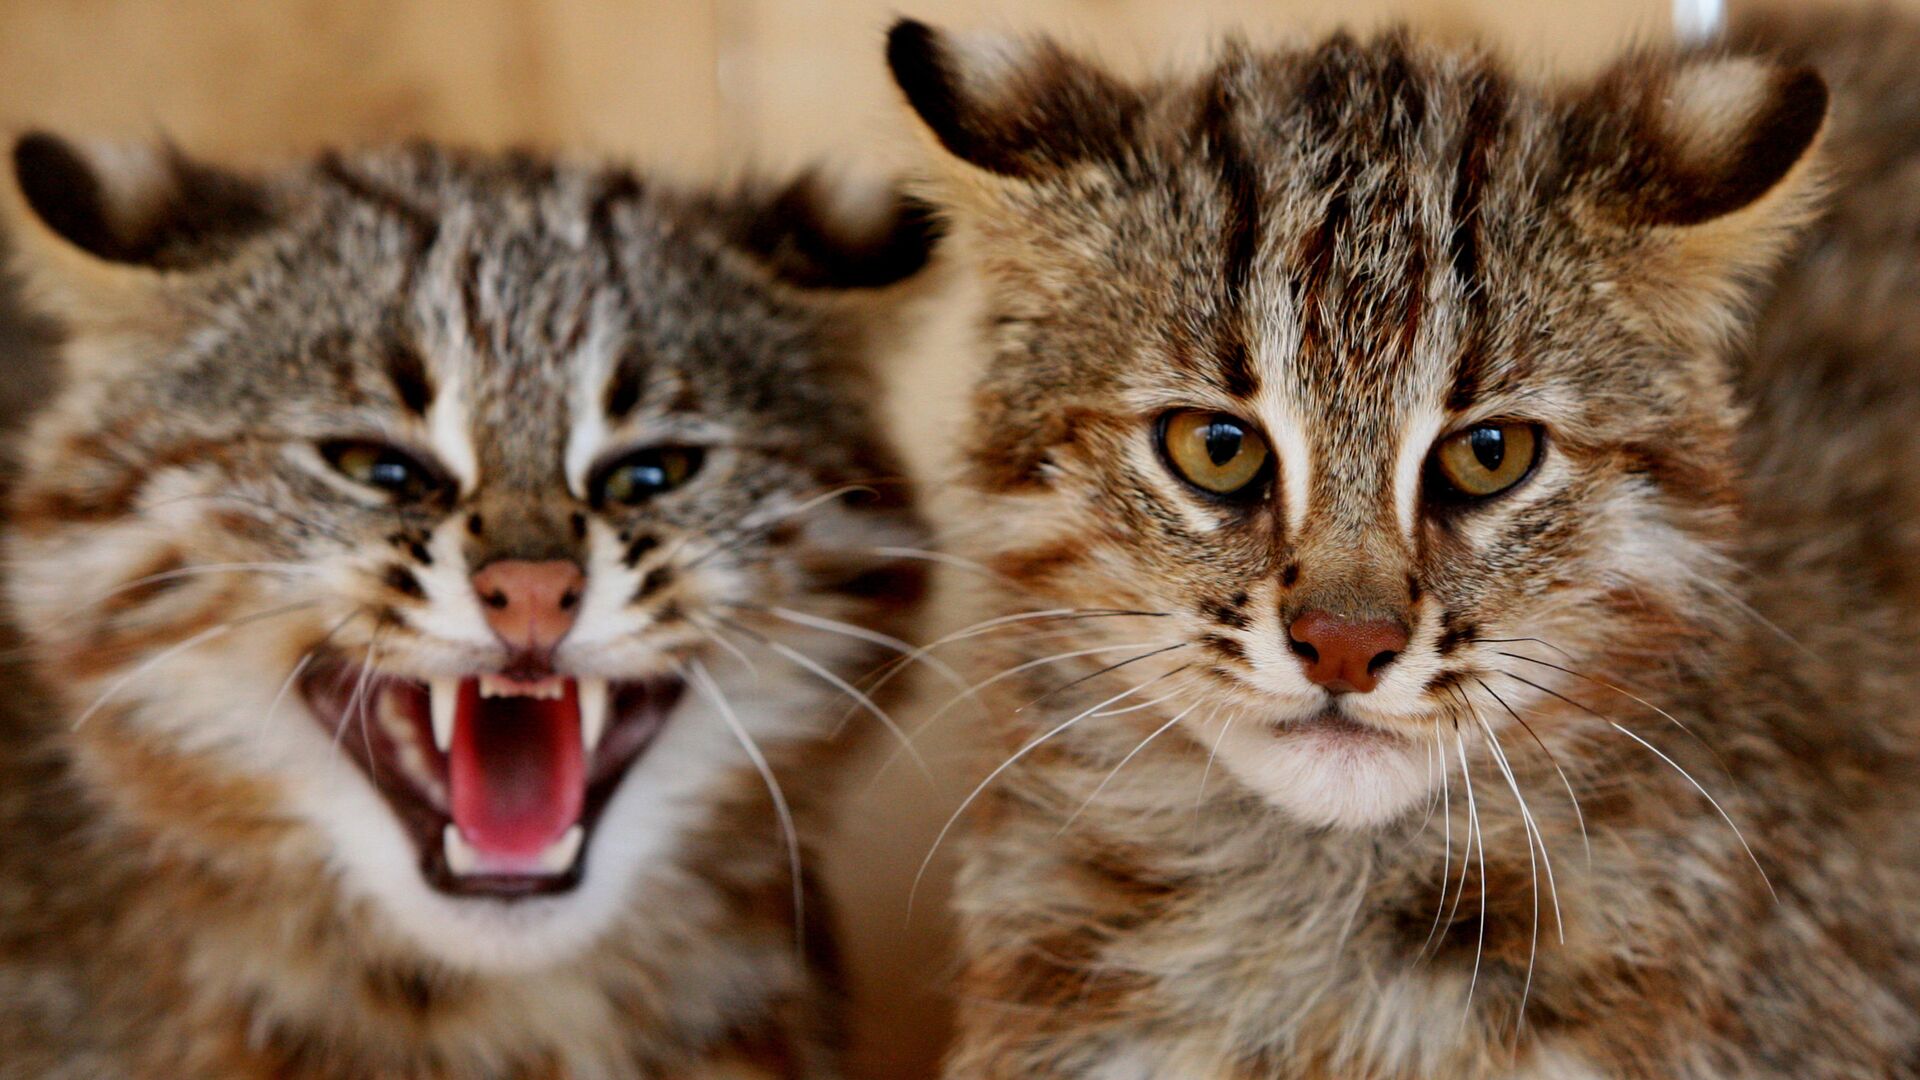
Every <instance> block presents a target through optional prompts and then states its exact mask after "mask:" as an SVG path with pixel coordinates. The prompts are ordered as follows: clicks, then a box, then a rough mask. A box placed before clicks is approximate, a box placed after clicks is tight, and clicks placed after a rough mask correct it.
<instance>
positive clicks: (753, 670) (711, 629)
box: [687, 613, 760, 682]
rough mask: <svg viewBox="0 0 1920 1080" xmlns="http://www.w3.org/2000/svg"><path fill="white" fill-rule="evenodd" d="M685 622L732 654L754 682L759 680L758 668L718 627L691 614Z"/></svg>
mask: <svg viewBox="0 0 1920 1080" xmlns="http://www.w3.org/2000/svg"><path fill="white" fill-rule="evenodd" d="M687 621H688V622H690V623H692V624H693V625H694V626H695V627H696V628H698V629H699V631H700V632H701V633H703V634H705V635H707V638H708V640H710V641H712V642H713V643H714V644H715V645H718V646H720V647H721V648H722V649H725V650H726V651H727V652H728V653H730V654H732V656H733V658H734V659H736V660H738V661H740V663H741V664H742V665H744V666H745V667H746V669H747V671H748V672H749V673H750V674H752V676H753V678H754V681H755V682H758V681H759V680H760V668H759V666H758V665H756V664H755V663H754V662H753V658H752V657H750V656H748V655H747V654H746V652H745V651H744V650H742V649H741V648H740V646H738V645H736V644H734V643H733V641H732V639H730V638H728V637H727V636H726V635H725V634H723V633H721V632H720V628H719V627H717V626H714V625H711V624H710V623H708V622H707V621H706V620H705V619H702V618H700V617H699V616H697V615H693V614H691V613H689V614H688V615H687Z"/></svg>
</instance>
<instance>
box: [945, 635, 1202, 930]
mask: <svg viewBox="0 0 1920 1080" xmlns="http://www.w3.org/2000/svg"><path fill="white" fill-rule="evenodd" d="M1185 670H1187V669H1186V668H1176V669H1174V670H1173V671H1169V672H1165V673H1163V674H1159V675H1155V676H1154V677H1153V678H1151V679H1148V680H1147V681H1146V682H1143V683H1141V684H1140V685H1138V686H1135V687H1132V688H1130V689H1127V690H1122V691H1120V692H1119V693H1117V694H1115V695H1113V696H1112V697H1110V698H1108V699H1106V700H1105V701H1102V702H1100V703H1099V704H1098V705H1093V706H1090V707H1088V708H1086V709H1084V710H1082V711H1080V712H1077V713H1075V714H1073V715H1072V716H1071V717H1069V718H1068V719H1067V720H1066V722H1065V723H1062V724H1059V725H1058V726H1056V727H1054V728H1052V729H1050V730H1049V731H1047V732H1046V734H1044V735H1041V736H1039V737H1037V738H1035V739H1032V740H1030V741H1029V742H1027V743H1026V744H1025V745H1024V746H1022V747H1020V749H1018V750H1015V751H1014V752H1013V756H1011V757H1009V758H1007V760H1005V761H1003V762H1001V763H1000V764H999V765H997V766H995V767H994V770H993V771H992V772H990V773H988V774H987V776H986V779H984V780H982V781H980V783H979V784H977V785H975V786H974V789H973V790H972V791H970V792H968V793H967V797H966V798H964V799H962V800H960V805H959V806H958V807H957V808H956V809H955V810H954V811H953V814H952V816H950V817H948V818H947V823H946V824H945V825H942V826H941V827H940V832H939V834H938V835H936V836H935V837H934V838H933V844H932V846H930V847H928V848H927V855H926V858H924V859H921V860H920V869H919V871H918V872H916V873H915V874H914V875H913V887H912V888H910V889H908V890H907V914H908V915H909V916H911V915H912V914H913V901H914V898H915V897H916V896H918V895H919V893H920V884H921V882H922V881H923V880H925V878H926V876H927V868H928V867H930V866H932V865H933V856H934V855H935V853H937V852H938V851H939V850H940V845H941V844H942V843H944V842H945V841H946V839H947V834H948V833H950V832H952V831H953V826H954V824H955V823H956V822H958V821H959V820H960V818H961V816H962V815H964V814H965V813H966V812H967V809H968V807H971V806H972V805H973V802H974V800H975V799H978V798H979V797H980V793H981V792H983V791H985V790H987V788H988V787H989V786H990V785H992V783H993V782H994V781H995V780H998V779H999V778H1000V775H1001V774H1002V773H1004V772H1006V771H1007V770H1008V769H1011V768H1013V766H1014V765H1015V764H1016V763H1017V762H1019V761H1020V759H1021V758H1024V757H1026V756H1027V755H1028V754H1030V753H1032V752H1033V750H1034V748H1035V747H1037V746H1039V745H1040V744H1041V743H1044V742H1046V741H1047V740H1048V739H1051V738H1053V737H1054V736H1056V735H1058V734H1060V733H1061V732H1063V731H1065V730H1067V729H1068V728H1070V727H1072V726H1073V725H1075V724H1077V723H1079V722H1080V721H1082V720H1085V719H1086V718H1087V717H1089V716H1092V715H1093V714H1094V713H1096V712H1099V711H1100V710H1101V709H1104V708H1106V707H1107V706H1109V705H1111V704H1113V703H1114V702H1116V701H1121V700H1124V699H1126V698H1129V697H1132V696H1133V695H1135V694H1137V693H1139V692H1140V691H1142V690H1145V689H1146V688H1147V687H1149V686H1152V685H1153V684H1155V683H1157V682H1159V681H1161V680H1162V679H1165V678H1168V677H1169V676H1172V675H1177V674H1179V673H1180V672H1182V671H1185Z"/></svg>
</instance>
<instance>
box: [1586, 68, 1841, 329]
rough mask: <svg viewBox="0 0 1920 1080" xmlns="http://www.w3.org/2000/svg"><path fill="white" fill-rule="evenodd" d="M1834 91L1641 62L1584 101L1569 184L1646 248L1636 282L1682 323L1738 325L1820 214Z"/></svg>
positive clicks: (1653, 305) (1813, 79)
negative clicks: (1820, 147) (1758, 282)
mask: <svg viewBox="0 0 1920 1080" xmlns="http://www.w3.org/2000/svg"><path fill="white" fill-rule="evenodd" d="M1826 112H1827V88H1826V83H1825V82H1823V81H1822V80H1821V78H1820V76H1819V75H1818V74H1816V73H1815V72H1814V71H1812V70H1811V69H1808V68H1799V67H1785V66H1781V65H1778V64H1774V63H1770V62H1768V61H1765V60H1759V59H1753V58H1748V57H1725V56H1712V55H1706V54H1685V55H1682V56H1681V57H1679V58H1678V59H1677V60H1676V59H1674V58H1671V57H1668V58H1659V57H1647V56H1639V57H1631V58H1629V59H1627V60H1625V61H1622V62H1621V63H1619V64H1617V65H1615V66H1614V67H1613V68H1612V69H1610V70H1608V71H1607V72H1605V73H1603V74H1602V75H1601V76H1600V78H1599V79H1598V80H1597V81H1596V82H1595V83H1594V84H1593V85H1592V86H1590V87H1589V88H1588V89H1587V90H1586V91H1585V92H1584V93H1583V94H1582V95H1581V96H1580V97H1578V98H1577V99H1576V100H1575V102H1574V104H1573V107H1572V109H1571V111H1570V113H1569V114H1568V116H1569V118H1568V122H1567V127H1566V129H1565V137H1566V139H1567V148H1568V155H1567V157H1568V164H1569V166H1570V167H1571V169H1572V173H1571V175H1570V176H1569V181H1570V182H1571V183H1572V184H1573V185H1574V187H1575V190H1576V192H1578V193H1579V195H1580V196H1581V197H1582V198H1583V199H1584V200H1585V201H1586V202H1587V203H1588V204H1589V205H1590V206H1591V207H1592V208H1593V209H1594V211H1596V215H1597V217H1598V218H1599V220H1600V221H1601V223H1602V224H1603V227H1607V228H1610V229H1620V230H1625V231H1627V232H1629V233H1632V234H1635V235H1637V236H1639V237H1641V239H1642V240H1643V241H1644V242H1643V243H1642V244H1640V245H1638V246H1637V247H1635V248H1634V250H1635V253H1636V257H1637V258H1638V259H1639V260H1640V263H1639V265H1638V266H1636V267H1634V268H1633V271H1632V273H1631V274H1630V278H1631V279H1632V280H1630V281H1628V282H1627V284H1628V285H1629V286H1630V287H1632V286H1636V285H1637V286H1638V288H1636V289H1634V291H1635V292H1636V294H1637V296H1638V297H1639V299H1640V300H1641V301H1642V302H1643V303H1644V304H1645V305H1647V306H1648V308H1649V309H1650V310H1654V311H1655V312H1656V313H1657V314H1660V315H1662V316H1663V317H1665V318H1666V319H1668V320H1672V321H1674V325H1678V322H1679V321H1684V320H1688V319H1693V320H1704V321H1705V323H1706V324H1716V323H1717V324H1719V325H1720V326H1721V327H1722V328H1723V329H1724V327H1725V326H1726V325H1728V324H1729V318H1730V315H1731V313H1732V312H1734V311H1737V310H1738V309H1739V307H1740V306H1741V303H1742V302H1743V301H1744V299H1745V295H1746V292H1747V290H1748V288H1749V286H1750V285H1751V283H1752V282H1753V281H1754V280H1755V279H1756V277H1757V276H1758V275H1760V274H1761V273H1762V272H1764V271H1765V270H1766V269H1767V268H1768V267H1769V266H1770V265H1771V264H1772V263H1773V262H1774V260H1775V259H1777V258H1778V257H1779V256H1780V254H1781V253H1782V252H1783V250H1784V249H1785V248H1786V246H1787V244H1788V243H1790V242H1791V241H1792V239H1793V238H1794V237H1795V236H1796V235H1797V233H1798V230H1799V227H1800V226H1801V225H1803V224H1805V223H1806V222H1807V221H1808V220H1809V219H1810V218H1811V217H1812V216H1813V215H1814V214H1815V213H1816V212H1817V210H1818V208H1819V196H1820V195H1821V191H1822V185H1821V182H1820V176H1819V173H1820V170H1819V169H1818V168H1817V165H1816V162H1815V159H1816V158H1817V156H1818V155H1817V154H1816V153H1815V152H1814V151H1815V147H1816V144H1817V143H1818V141H1819V137H1820V132H1821V129H1822V127H1823V126H1824V124H1825V121H1826Z"/></svg>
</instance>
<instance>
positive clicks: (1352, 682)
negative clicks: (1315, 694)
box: [1287, 611, 1407, 694]
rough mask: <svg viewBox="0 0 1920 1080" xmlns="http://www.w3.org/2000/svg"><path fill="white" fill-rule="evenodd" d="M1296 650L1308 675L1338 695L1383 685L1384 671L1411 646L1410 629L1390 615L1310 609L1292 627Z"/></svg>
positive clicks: (1292, 637)
mask: <svg viewBox="0 0 1920 1080" xmlns="http://www.w3.org/2000/svg"><path fill="white" fill-rule="evenodd" d="M1287 637H1288V639H1289V640H1290V642H1291V644H1292V646H1293V651H1294V652H1295V653H1297V654H1299V656H1300V660H1301V662H1302V663H1304V664H1305V665H1306V668H1307V678H1309V679H1311V680H1313V681H1314V682H1315V683H1318V684H1319V685H1321V686H1324V687H1326V688H1327V689H1328V690H1331V691H1333V692H1334V693H1336V694H1340V693H1345V692H1347V691H1350V690H1358V691H1359V692H1360V693H1363V694H1364V693H1366V692H1368V691H1369V690H1372V689H1373V688H1374V687H1375V686H1376V685H1378V684H1379V681H1380V679H1379V676H1380V672H1381V671H1382V670H1383V669H1385V668H1386V666H1387V665H1388V664H1391V663H1393V661H1394V658H1395V657H1397V656H1399V655H1400V653H1401V651H1402V650H1404V649H1405V648H1406V647H1407V628H1406V627H1404V626H1402V625H1400V624H1399V623H1397V622H1391V621H1388V620H1385V619H1367V620H1362V619H1343V618H1341V617H1340V616H1338V615H1335V614H1333V613H1332V612H1330V611H1309V612H1307V613H1306V614H1304V615H1302V616H1300V617H1299V618H1297V619H1295V620H1293V625H1291V626H1289V627H1287Z"/></svg>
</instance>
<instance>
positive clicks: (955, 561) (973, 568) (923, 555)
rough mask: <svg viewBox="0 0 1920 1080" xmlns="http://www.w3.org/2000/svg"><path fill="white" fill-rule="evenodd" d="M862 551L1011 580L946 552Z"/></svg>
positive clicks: (879, 549)
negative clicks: (917, 560)
mask: <svg viewBox="0 0 1920 1080" xmlns="http://www.w3.org/2000/svg"><path fill="white" fill-rule="evenodd" d="M860 550H862V551H868V552H871V553H873V554H875V555H879V556H882V557H885V558H889V559H919V560H920V561H922V562H930V563H939V564H940V565H942V566H951V567H954V568H955V569H959V570H967V571H970V572H972V573H976V574H981V575H984V576H987V577H992V578H997V579H999V580H1001V581H1006V580H1009V579H1008V578H1007V576H1006V575H1005V574H1002V573H1000V572H999V571H998V570H995V569H993V568H992V567H990V566H988V565H987V564H985V563H983V562H977V561H975V560H973V559H963V558H961V557H960V556H958V555H952V554H948V553H947V552H944V551H929V550H927V549H925V548H914V547H893V546H890V545H886V546H881V547H870V548H862V549H860Z"/></svg>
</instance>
